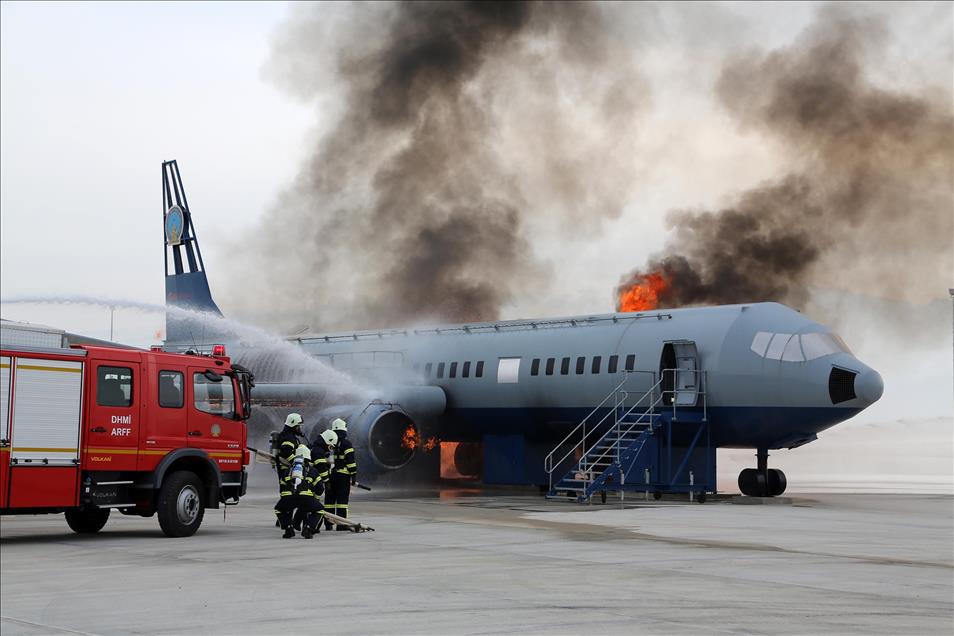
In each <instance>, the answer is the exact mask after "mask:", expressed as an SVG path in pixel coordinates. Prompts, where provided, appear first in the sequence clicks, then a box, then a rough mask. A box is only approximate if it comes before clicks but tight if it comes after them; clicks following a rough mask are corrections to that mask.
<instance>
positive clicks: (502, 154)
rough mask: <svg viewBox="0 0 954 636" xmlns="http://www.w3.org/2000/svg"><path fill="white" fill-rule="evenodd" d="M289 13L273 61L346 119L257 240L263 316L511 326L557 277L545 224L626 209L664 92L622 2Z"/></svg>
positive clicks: (296, 86)
mask: <svg viewBox="0 0 954 636" xmlns="http://www.w3.org/2000/svg"><path fill="white" fill-rule="evenodd" d="M291 11H292V15H291V17H290V18H289V20H288V21H287V22H286V23H285V25H284V26H283V27H282V29H281V30H280V32H279V33H278V36H277V38H276V41H275V45H274V50H273V59H272V61H271V63H270V65H269V72H270V73H271V75H272V76H273V77H275V78H277V80H278V81H279V82H280V83H281V84H282V85H284V86H285V87H287V88H288V89H289V90H290V91H292V92H294V93H296V94H298V95H300V96H302V97H304V98H306V99H315V98H320V97H322V96H325V95H328V94H335V93H339V92H341V93H343V94H344V99H343V102H342V103H341V104H339V105H338V106H337V107H335V106H334V105H330V106H329V104H328V101H327V100H325V101H319V103H320V104H322V106H323V108H324V109H323V111H322V112H321V114H320V116H321V118H322V120H327V119H328V118H335V117H336V119H335V123H334V124H333V125H331V126H330V127H329V131H328V132H326V133H325V134H324V135H323V136H322V137H321V139H320V141H319V142H318V143H317V144H316V146H315V149H314V151H313V152H312V153H310V156H309V157H308V159H307V161H306V164H305V165H304V167H303V169H302V170H301V172H300V174H299V176H298V178H297V181H296V183H295V186H294V187H293V188H292V189H291V190H290V191H289V192H287V193H286V194H285V196H284V197H283V199H282V201H281V204H280V205H279V206H278V207H277V209H276V210H275V211H274V212H273V214H272V215H271V216H270V217H269V218H268V219H267V221H266V223H265V224H264V225H263V226H262V227H261V228H259V230H258V232H257V235H256V237H255V241H254V244H257V245H260V246H263V247H264V249H263V250H262V251H261V252H259V253H254V252H253V253H252V254H251V255H250V258H251V259H252V265H251V266H249V267H248V271H249V275H248V278H247V279H246V280H245V281H243V282H244V283H246V284H248V285H249V286H251V287H252V288H254V289H257V290H259V291H258V292H257V293H256V301H257V307H258V308H259V309H261V311H259V314H260V315H259V317H260V318H264V319H265V320H267V321H268V322H270V323H273V324H274V322H275V321H277V322H278V323H279V324H284V326H286V327H287V326H290V324H291V323H307V324H309V325H310V326H311V327H312V328H317V327H322V328H326V329H327V328H344V327H348V328H354V327H375V326H398V325H407V324H413V323H417V322H423V321H429V320H441V321H469V320H479V319H494V318H497V317H498V316H499V314H500V311H501V307H502V306H504V305H505V304H506V303H507V302H508V301H510V300H511V299H513V298H514V297H515V295H517V294H525V293H532V290H533V289H534V288H537V287H539V286H540V285H541V283H543V282H545V281H546V279H547V268H546V267H545V265H544V264H543V261H542V259H541V258H540V257H538V256H537V255H536V254H534V252H533V248H532V245H531V244H530V242H529V241H528V238H527V237H528V235H529V227H528V225H529V224H530V223H531V222H533V221H538V222H545V223H546V224H547V225H548V226H550V227H553V228H557V231H558V232H563V233H565V234H574V235H575V234H580V233H584V234H586V233H591V232H593V231H594V228H595V227H598V226H599V220H600V219H605V218H613V217H615V216H617V215H619V213H620V212H621V210H622V207H623V205H624V203H625V201H626V198H627V193H628V190H629V188H630V187H631V184H632V182H633V181H634V179H633V178H632V175H631V174H630V172H631V168H630V166H631V164H632V161H631V160H630V158H629V157H630V156H631V154H632V152H633V150H632V143H631V141H632V139H633V137H634V135H635V130H636V127H635V124H636V121H637V119H638V115H639V111H640V108H641V105H642V104H643V103H645V101H646V94H647V91H646V87H645V84H644V82H642V81H641V80H640V76H639V74H638V72H637V71H636V69H635V65H634V62H633V61H632V57H633V56H632V51H633V48H632V42H631V41H626V40H627V38H630V37H631V35H632V34H631V33H626V34H624V33H621V32H620V29H619V28H617V27H615V26H614V24H615V22H616V21H615V20H614V18H613V16H614V15H615V14H616V13H618V12H619V9H618V8H617V7H614V6H608V5H598V4H591V3H519V2H408V3H401V4H363V5H356V6H347V7H342V6H336V7H335V6H329V5H328V4H324V3H319V4H317V5H293V6H292V9H291ZM329 58H330V59H332V60H333V62H332V63H331V68H332V71H331V72H328V68H329ZM604 69H612V71H613V72H612V73H605V72H603V70H604ZM332 89H334V90H332ZM335 113H337V115H336V114H335ZM620 149H625V153H624V152H614V151H619V150H620ZM594 221H596V223H594ZM257 272H263V274H262V275H263V276H264V280H260V281H257V282H258V284H255V283H256V281H255V280H254V278H255V277H256V276H258V275H259V274H257Z"/></svg>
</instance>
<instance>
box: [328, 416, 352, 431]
mask: <svg viewBox="0 0 954 636" xmlns="http://www.w3.org/2000/svg"><path fill="white" fill-rule="evenodd" d="M331 430H333V431H344V432H345V433H347V432H348V423H347V422H345V421H344V420H343V419H341V418H340V417H338V418H335V421H334V422H332V423H331Z"/></svg>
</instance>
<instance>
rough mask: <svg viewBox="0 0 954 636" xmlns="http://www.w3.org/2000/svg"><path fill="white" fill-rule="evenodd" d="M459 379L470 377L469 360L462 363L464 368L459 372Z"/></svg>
mask: <svg viewBox="0 0 954 636" xmlns="http://www.w3.org/2000/svg"><path fill="white" fill-rule="evenodd" d="M460 377H462V378H469V377H470V360H468V361H467V362H465V363H464V368H463V369H462V370H461V374H460Z"/></svg>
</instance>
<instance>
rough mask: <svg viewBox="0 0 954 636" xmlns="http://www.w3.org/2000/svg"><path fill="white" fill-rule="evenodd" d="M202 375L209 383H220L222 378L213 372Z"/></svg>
mask: <svg viewBox="0 0 954 636" xmlns="http://www.w3.org/2000/svg"><path fill="white" fill-rule="evenodd" d="M202 375H204V376H205V379H206V380H208V381H209V382H221V381H222V376H221V375H219V374H218V373H216V372H215V371H206V372H205V373H203V374H202Z"/></svg>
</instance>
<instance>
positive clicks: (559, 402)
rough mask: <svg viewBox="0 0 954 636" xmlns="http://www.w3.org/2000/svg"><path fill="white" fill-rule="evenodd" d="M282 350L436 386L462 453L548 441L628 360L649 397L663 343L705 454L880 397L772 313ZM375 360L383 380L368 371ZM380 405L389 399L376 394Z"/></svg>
mask: <svg viewBox="0 0 954 636" xmlns="http://www.w3.org/2000/svg"><path fill="white" fill-rule="evenodd" d="M292 341H293V342H294V341H297V342H299V343H300V346H301V347H302V349H303V350H304V351H306V352H307V353H309V354H311V355H314V356H318V357H319V358H320V359H323V360H325V361H327V362H329V363H331V364H332V365H333V366H335V367H338V368H341V369H343V370H350V371H351V372H353V373H355V374H358V375H362V374H363V373H365V372H369V373H370V375H371V376H373V377H377V378H378V379H379V380H381V381H382V386H385V385H386V384H387V383H388V376H389V375H390V376H391V378H392V379H393V380H394V382H395V383H396V384H397V383H402V382H403V383H407V382H408V381H410V383H412V384H417V383H419V384H424V385H430V386H436V387H440V388H441V389H443V392H444V394H445V395H446V409H445V410H444V411H443V413H442V414H441V415H440V416H439V418H438V429H439V434H440V436H441V437H442V438H444V439H456V440H465V441H466V440H473V441H479V440H480V439H481V438H482V437H483V436H484V435H488V434H502V435H513V434H519V435H524V436H526V437H527V438H528V439H535V440H543V441H547V440H552V441H554V442H555V441H558V440H559V439H560V438H562V436H563V435H565V434H566V432H567V431H569V430H570V429H572V428H573V426H575V425H576V424H577V423H578V422H579V421H580V419H581V418H583V417H584V416H586V415H587V414H588V413H589V412H590V411H592V410H593V409H594V408H595V407H597V406H598V405H599V404H600V403H601V402H603V400H604V398H606V397H607V395H609V394H610V393H611V392H612V391H613V389H614V387H616V386H617V385H618V384H619V383H620V380H621V377H622V376H621V374H622V373H624V372H625V371H626V370H627V361H628V360H627V359H628V357H629V356H635V357H634V358H629V361H630V362H631V365H630V366H631V371H632V373H631V374H630V376H629V377H630V378H633V379H635V380H636V385H637V386H638V387H639V390H641V391H645V390H646V389H649V388H650V387H651V386H652V385H653V383H654V382H655V381H656V380H658V379H659V378H660V371H661V369H663V368H669V367H672V366H674V365H675V362H674V360H673V359H672V350H671V349H670V350H669V351H668V352H666V349H665V347H666V345H667V343H694V349H695V351H696V360H695V362H694V364H695V365H696V368H698V369H700V370H701V371H704V376H702V374H699V375H700V376H702V377H700V379H699V384H698V386H697V389H698V390H700V392H702V393H704V397H702V396H700V400H699V401H698V402H696V403H695V404H696V405H695V406H694V407H690V409H691V408H695V409H702V408H703V402H704V406H705V409H706V414H707V417H708V421H709V423H710V430H711V436H712V438H711V442H712V444H713V445H714V446H736V447H752V448H781V447H793V446H798V445H800V444H802V443H805V442H807V441H811V440H812V439H814V436H815V434H816V433H818V432H820V431H823V430H825V429H827V428H829V427H830V426H832V425H834V424H837V423H839V422H842V421H844V420H846V419H848V418H850V417H852V416H854V415H855V414H857V413H858V412H859V411H861V410H862V409H864V408H866V407H867V406H869V405H870V404H872V403H874V402H875V401H876V400H877V399H878V398H879V397H880V396H881V392H882V389H883V385H882V381H881V377H880V375H879V374H878V373H877V371H875V370H873V369H871V368H870V367H868V366H866V365H865V364H863V363H862V362H861V361H859V360H858V359H857V358H855V357H854V355H853V354H852V353H851V352H850V351H848V349H847V347H845V346H844V344H843V343H842V342H841V340H840V339H839V338H838V337H837V336H835V335H834V334H832V333H831V330H830V329H828V328H826V327H824V326H823V325H821V324H819V323H817V322H814V321H812V320H810V319H808V318H806V317H805V316H803V315H802V314H800V313H799V312H797V311H794V310H792V309H790V308H788V307H786V306H784V305H781V304H777V303H753V304H748V305H728V306H718V307H699V308H687V309H674V310H659V311H653V312H646V313H640V314H635V313H616V314H606V315H599V316H581V317H576V318H565V319H553V320H538V321H522V320H515V321H501V322H495V323H474V324H470V325H459V326H445V327H438V328H431V329H417V330H414V329H409V330H392V331H362V332H353V333H348V334H327V335H308V336H298V337H295V338H293V339H292ZM670 346H671V345H670ZM664 353H665V355H668V356H669V357H668V358H664ZM611 356H617V368H616V370H615V372H610V370H609V368H608V367H609V364H610V358H611ZM595 357H599V358H600V359H599V361H598V362H594V358H595ZM551 358H552V359H554V361H553V362H552V367H550V369H548V360H549V359H551ZM565 358H568V359H569V360H568V363H565V362H564V359H565ZM580 358H582V359H583V360H582V362H581V361H579V359H580ZM377 360H386V361H387V364H386V365H385V367H387V366H388V365H391V368H390V369H388V368H380V367H378V365H377V363H376V362H375V361H377ZM514 360H519V362H514ZM534 360H539V362H536V363H535V362H534ZM395 361H397V364H396V365H395ZM468 363H469V364H468ZM478 363H482V364H481V366H482V373H481V374H480V377H477V366H478ZM465 364H467V369H466V370H467V377H464V371H465ZM452 365H453V368H452ZM580 365H581V366H580ZM375 367H378V368H375ZM548 370H549V371H550V372H549V373H548ZM578 370H582V373H578ZM452 371H453V377H451V375H452ZM399 378H403V379H399ZM380 398H381V399H385V400H386V399H388V389H387V388H382V389H381V395H380Z"/></svg>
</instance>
